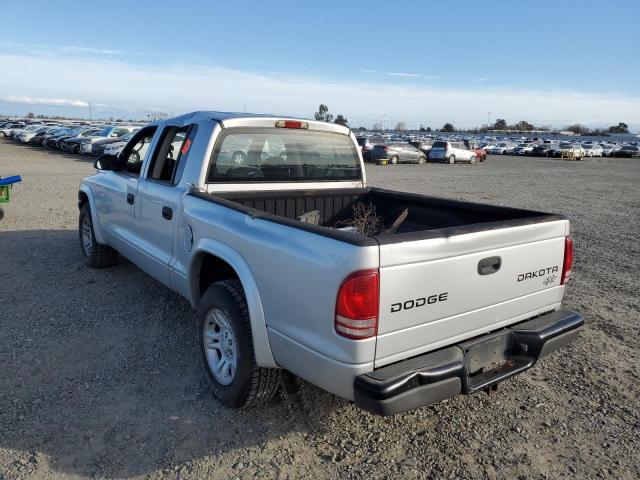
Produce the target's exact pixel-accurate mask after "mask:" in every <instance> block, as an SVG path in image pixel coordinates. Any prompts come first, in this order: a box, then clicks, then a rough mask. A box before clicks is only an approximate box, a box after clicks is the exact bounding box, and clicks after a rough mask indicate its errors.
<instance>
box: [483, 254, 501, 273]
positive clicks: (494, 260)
mask: <svg viewBox="0 0 640 480" xmlns="http://www.w3.org/2000/svg"><path fill="white" fill-rule="evenodd" d="M501 265H502V258H500V257H487V258H483V259H482V260H480V261H479V262H478V273H479V274H480V275H491V274H492V273H496V272H497V271H498V270H500V266H501Z"/></svg>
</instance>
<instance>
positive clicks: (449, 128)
mask: <svg viewBox="0 0 640 480" xmlns="http://www.w3.org/2000/svg"><path fill="white" fill-rule="evenodd" d="M442 131H443V132H455V131H456V127H454V126H453V124H451V123H445V124H444V126H443V127H442Z"/></svg>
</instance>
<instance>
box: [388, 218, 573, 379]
mask: <svg viewBox="0 0 640 480" xmlns="http://www.w3.org/2000/svg"><path fill="white" fill-rule="evenodd" d="M566 235H568V222H567V221H566V220H556V221H546V222H541V223H535V222H533V223H531V224H528V225H521V226H515V227H509V228H493V229H489V230H485V231H476V232H473V233H468V234H461V235H451V236H441V237H437V238H429V239H425V240H416V241H410V242H403V243H389V244H384V243H382V244H381V245H380V315H379V323H378V338H377V343H376V357H375V364H376V367H378V366H382V365H385V364H388V363H392V362H395V361H399V360H402V359H404V358H408V357H411V356H414V355H418V354H420V353H423V352H426V351H429V350H434V349H437V348H440V347H443V346H446V345H449V344H452V343H455V342H458V341H462V340H464V339H467V338H471V337H474V336H476V335H480V334H482V333H485V332H488V331H491V330H493V329H496V328H500V327H503V326H505V325H508V324H511V323H515V322H517V321H519V320H523V319H526V318H529V317H531V316H533V315H536V314H538V313H542V312H545V311H549V310H553V309H555V308H558V307H559V305H560V302H561V300H562V295H563V292H564V287H563V286H561V285H560V283H561V275H562V265H563V259H564V246H565V237H566Z"/></svg>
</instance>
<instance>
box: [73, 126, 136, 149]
mask: <svg viewBox="0 0 640 480" xmlns="http://www.w3.org/2000/svg"><path fill="white" fill-rule="evenodd" d="M134 128H135V127H132V126H116V125H111V126H108V127H104V128H103V129H102V130H100V131H99V132H96V133H95V134H92V135H90V136H88V137H87V138H84V139H83V140H82V141H81V142H80V143H79V147H80V148H79V153H91V150H92V148H93V144H94V143H95V142H97V141H98V140H104V139H105V138H118V137H122V136H124V135H126V134H127V133H131V132H132V131H133V130H134Z"/></svg>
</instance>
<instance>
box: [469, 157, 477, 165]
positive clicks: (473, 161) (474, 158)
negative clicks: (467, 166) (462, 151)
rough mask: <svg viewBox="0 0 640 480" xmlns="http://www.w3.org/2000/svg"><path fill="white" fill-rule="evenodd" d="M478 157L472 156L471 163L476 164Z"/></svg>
mask: <svg viewBox="0 0 640 480" xmlns="http://www.w3.org/2000/svg"><path fill="white" fill-rule="evenodd" d="M476 158H477V157H476V156H475V155H471V158H469V163H476Z"/></svg>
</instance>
